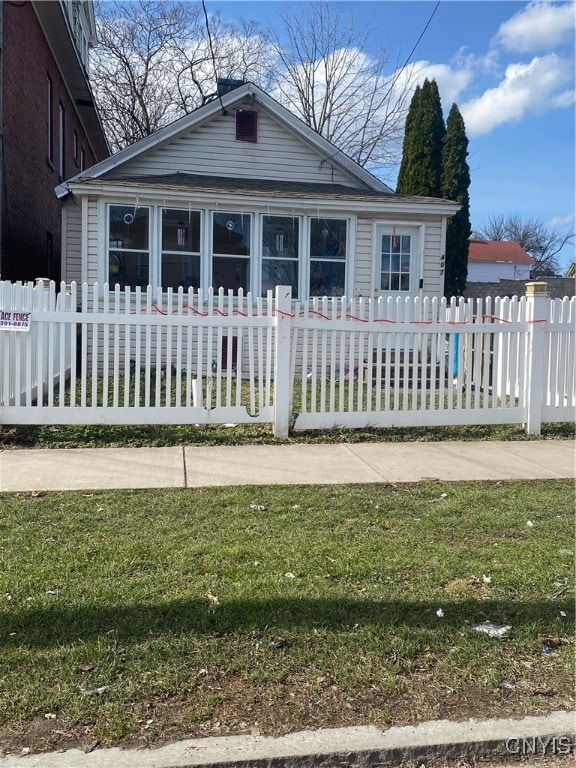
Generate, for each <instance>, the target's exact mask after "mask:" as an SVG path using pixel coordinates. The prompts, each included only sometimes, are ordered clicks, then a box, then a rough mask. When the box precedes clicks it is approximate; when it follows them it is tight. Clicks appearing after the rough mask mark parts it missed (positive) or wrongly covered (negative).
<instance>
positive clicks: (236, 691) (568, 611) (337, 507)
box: [0, 480, 574, 750]
mask: <svg viewBox="0 0 576 768" xmlns="http://www.w3.org/2000/svg"><path fill="white" fill-rule="evenodd" d="M573 508H574V490H573V483H572V482H571V481H563V480H558V481H556V480H553V481H552V480H548V481H530V482H527V481H521V482H517V481H510V482H489V483H486V482H468V483H441V482H423V483H419V484H413V485H382V484H379V485H362V486H328V487H326V486H324V487H316V486H304V487H293V486H292V487H277V486H274V487H241V488H217V489H195V490H162V491H153V492H141V491H138V492H124V491H122V492H103V493H100V492H98V493H85V492H78V493H76V492H74V493H66V494H58V493H46V494H35V495H30V494H3V495H1V496H0V509H1V512H0V527H1V529H2V534H1V539H2V547H1V549H0V573H1V574H2V585H1V587H0V642H1V646H0V662H1V666H0V670H1V671H0V748H3V749H4V750H19V749H21V748H23V747H29V748H31V749H32V750H42V749H53V748H56V747H70V746H75V745H78V744H80V745H82V746H89V745H90V744H93V743H96V742H98V743H101V744H113V743H120V744H140V745H143V744H157V743H160V742H161V741H165V740H167V739H170V738H173V737H181V736H183V735H207V734H225V733H250V732H253V733H285V732H288V731H291V730H298V729H301V728H310V727H312V728H314V727H330V726H338V725H352V724H353V725H359V724H363V723H370V722H373V723H378V724H382V725H384V724H392V723H394V724H401V723H410V722H417V721H420V720H425V719H430V718H437V717H440V718H443V717H448V718H456V719H459V718H463V717H467V716H475V717H483V716H499V715H504V714H508V715H510V714H513V715H523V714H526V713H532V714H537V713H542V712H546V711H549V710H553V709H559V708H568V707H573V706H574V699H573V675H572V665H573V653H572V651H573V648H572V647H571V635H572V628H573V624H574V609H573V595H572V592H571V586H570V585H571V583H572V575H573V562H574V545H573V542H574V520H573ZM439 609H441V610H442V612H443V615H440V616H439V615H438V613H437V612H438V610H439ZM563 614H565V615H563ZM484 621H492V622H497V623H499V624H506V625H510V626H511V629H510V630H509V631H508V632H507V633H506V634H505V635H504V637H502V638H493V637H489V636H488V635H486V634H484V633H480V632H478V631H476V630H475V629H474V628H475V626H476V625H477V624H479V623H481V622H484ZM547 639H549V640H550V642H548V647H549V651H547V650H546V648H545V647H544V646H545V645H546V644H547V643H546V640H547Z"/></svg>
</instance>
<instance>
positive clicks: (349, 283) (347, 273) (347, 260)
mask: <svg viewBox="0 0 576 768" xmlns="http://www.w3.org/2000/svg"><path fill="white" fill-rule="evenodd" d="M306 218H307V224H308V226H307V231H306V252H305V254H304V257H305V258H306V267H307V269H306V272H307V274H306V285H305V292H304V294H303V295H304V297H305V299H304V300H305V301H309V300H311V299H314V298H319V296H325V295H328V294H318V295H317V296H313V295H312V293H311V291H310V276H311V267H312V260H313V259H312V255H311V245H312V243H311V237H312V226H311V225H312V222H313V221H317V220H318V219H333V220H335V221H345V222H346V243H345V246H346V253H345V256H344V259H320V258H314V261H315V262H319V261H329V262H331V263H337V264H342V263H343V264H344V291H343V293H342V296H351V295H352V287H353V275H354V249H353V247H352V245H353V244H354V243H355V238H354V239H352V231H353V232H354V234H355V233H356V217H355V216H341V215H340V216H339V215H338V214H337V213H332V212H328V213H326V212H324V213H323V214H322V215H321V216H318V215H316V216H314V215H312V216H310V215H308V216H307V217H306ZM328 297H329V298H340V296H329V295H328Z"/></svg>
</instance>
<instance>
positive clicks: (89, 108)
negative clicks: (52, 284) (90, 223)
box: [0, 0, 109, 281]
mask: <svg viewBox="0 0 576 768" xmlns="http://www.w3.org/2000/svg"><path fill="white" fill-rule="evenodd" d="M94 40H95V24H94V14H93V7H92V1H91V0H89V1H85V0H62V1H60V0H48V1H46V0H44V1H40V2H9V1H7V2H0V126H1V130H2V142H1V143H0V169H1V172H2V183H1V186H0V195H1V200H2V205H1V236H2V242H1V250H0V276H1V278H2V279H3V280H33V279H35V278H36V277H49V278H51V279H53V280H56V281H58V280H60V276H61V252H60V242H61V202H60V200H58V198H57V197H56V195H55V193H54V188H55V187H56V186H57V185H58V184H59V183H60V182H61V181H63V180H64V179H66V178H68V177H70V176H73V175H75V174H76V173H78V172H79V171H80V170H82V169H83V168H88V167H89V166H90V165H93V164H94V163H95V162H97V161H99V160H102V159H104V158H106V157H107V156H108V155H109V151H108V145H107V143H106V139H105V137H104V132H103V130H102V126H101V123H100V120H99V117H98V114H97V111H96V107H95V105H94V101H93V97H92V92H91V90H90V86H89V83H88V53H89V48H90V47H92V45H93V44H94Z"/></svg>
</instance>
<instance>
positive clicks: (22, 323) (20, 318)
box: [0, 309, 32, 331]
mask: <svg viewBox="0 0 576 768" xmlns="http://www.w3.org/2000/svg"><path fill="white" fill-rule="evenodd" d="M31 318H32V313H31V312H22V311H21V310H19V311H17V310H11V309H2V310H0V330H2V331H29V330H30V320H31Z"/></svg>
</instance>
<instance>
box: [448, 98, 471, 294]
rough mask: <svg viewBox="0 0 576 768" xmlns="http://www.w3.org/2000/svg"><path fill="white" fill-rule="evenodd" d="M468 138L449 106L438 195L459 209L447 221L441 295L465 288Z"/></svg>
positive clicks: (460, 118)
mask: <svg viewBox="0 0 576 768" xmlns="http://www.w3.org/2000/svg"><path fill="white" fill-rule="evenodd" d="M467 157H468V138H467V137H466V128H465V126H464V120H463V119H462V115H461V114H460V111H459V109H458V107H457V106H456V104H452V108H451V110H450V114H449V115H448V120H447V121H446V135H445V136H444V146H443V151H442V185H441V195H442V197H445V198H447V199H448V200H454V201H455V202H457V203H460V205H461V206H462V207H461V208H460V210H459V211H458V213H457V214H455V215H454V216H452V218H450V219H448V224H447V228H446V259H445V264H446V273H445V279H444V294H445V295H446V296H448V297H449V296H461V295H462V293H463V291H464V289H465V288H466V278H467V275H468V247H469V238H470V234H471V227H470V197H469V194H468V187H469V186H470V168H469V166H468V163H467V161H466V158H467Z"/></svg>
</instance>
